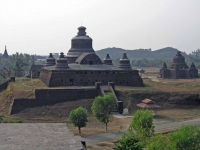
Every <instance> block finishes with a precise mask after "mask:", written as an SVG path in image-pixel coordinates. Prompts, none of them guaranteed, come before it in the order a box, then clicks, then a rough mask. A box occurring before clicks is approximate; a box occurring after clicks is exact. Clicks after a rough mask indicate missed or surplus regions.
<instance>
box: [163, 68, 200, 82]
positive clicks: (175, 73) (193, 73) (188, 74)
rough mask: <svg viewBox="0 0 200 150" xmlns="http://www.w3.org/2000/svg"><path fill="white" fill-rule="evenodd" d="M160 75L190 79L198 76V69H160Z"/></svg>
mask: <svg viewBox="0 0 200 150" xmlns="http://www.w3.org/2000/svg"><path fill="white" fill-rule="evenodd" d="M160 76H161V77H162V78H172V79H190V78H198V70H192V69H179V70H174V69H168V68H165V69H163V68H162V69H160Z"/></svg>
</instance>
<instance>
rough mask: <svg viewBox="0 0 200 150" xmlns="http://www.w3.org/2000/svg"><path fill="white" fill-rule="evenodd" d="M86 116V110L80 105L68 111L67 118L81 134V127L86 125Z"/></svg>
mask: <svg viewBox="0 0 200 150" xmlns="http://www.w3.org/2000/svg"><path fill="white" fill-rule="evenodd" d="M87 117H88V112H87V110H86V109H85V108H83V107H81V106H80V107H78V108H76V109H74V110H72V111H71V112H70V115H69V120H70V122H71V123H72V124H73V125H74V126H75V127H78V130H79V134H81V128H82V127H85V126H86V122H87V121H88V120H87Z"/></svg>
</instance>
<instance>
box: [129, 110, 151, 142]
mask: <svg viewBox="0 0 200 150" xmlns="http://www.w3.org/2000/svg"><path fill="white" fill-rule="evenodd" d="M154 128H155V127H154V126H153V114H152V112H151V111H150V110H147V109H145V110H144V109H139V110H137V111H136V112H135V115H134V117H133V120H132V122H131V125H130V127H129V132H130V133H133V134H134V132H135V131H136V135H137V136H138V137H139V138H140V139H141V140H142V141H143V142H145V141H146V137H151V136H152V135H153V134H154Z"/></svg>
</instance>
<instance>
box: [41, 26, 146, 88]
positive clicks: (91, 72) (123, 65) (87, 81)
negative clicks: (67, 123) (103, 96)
mask: <svg viewBox="0 0 200 150" xmlns="http://www.w3.org/2000/svg"><path fill="white" fill-rule="evenodd" d="M85 30H86V28H85V27H83V26H81V27H79V28H78V34H77V35H76V36H75V37H74V38H72V40H71V49H70V50H69V51H68V53H67V55H66V56H65V55H64V53H62V52H61V53H60V57H59V58H58V59H57V60H55V58H54V57H53V55H52V53H50V55H49V57H48V58H47V60H46V64H45V66H44V67H42V68H41V71H40V75H39V78H40V79H41V80H42V81H43V82H44V83H45V84H46V85H47V86H49V87H58V86H93V85H95V82H101V84H102V85H107V84H108V82H114V83H115V85H123V86H143V81H142V79H141V77H140V76H139V74H138V71H137V70H134V69H132V68H131V65H130V60H129V59H128V57H127V56H126V54H125V53H124V54H123V55H122V58H121V59H120V62H119V66H113V64H112V59H111V58H110V56H109V54H107V55H106V56H105V58H104V59H103V60H101V59H100V58H99V57H98V56H97V55H96V53H95V51H94V49H93V47H92V38H90V37H89V36H88V35H86V32H85Z"/></svg>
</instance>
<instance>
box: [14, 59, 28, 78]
mask: <svg viewBox="0 0 200 150" xmlns="http://www.w3.org/2000/svg"><path fill="white" fill-rule="evenodd" d="M27 65H28V64H27V63H26V62H25V61H24V59H22V58H20V57H19V58H17V59H16V62H15V71H16V75H17V76H23V67H25V66H27Z"/></svg>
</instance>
